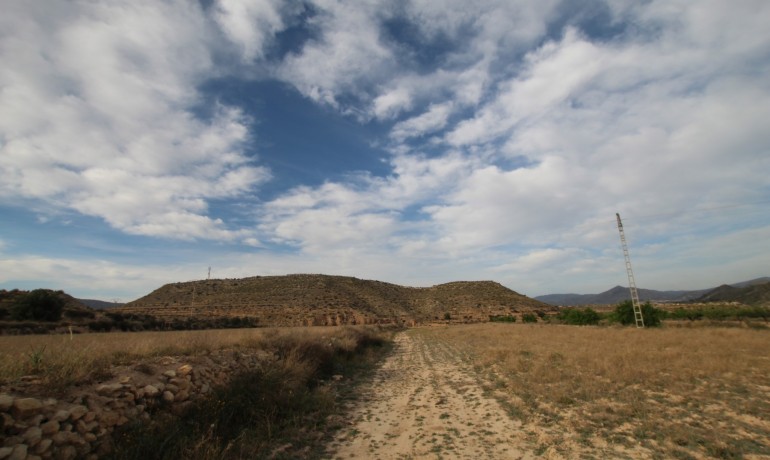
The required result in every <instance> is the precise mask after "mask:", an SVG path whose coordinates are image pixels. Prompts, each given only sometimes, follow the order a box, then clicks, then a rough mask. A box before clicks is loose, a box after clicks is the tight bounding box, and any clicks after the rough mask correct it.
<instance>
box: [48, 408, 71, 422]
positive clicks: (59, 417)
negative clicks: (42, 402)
mask: <svg viewBox="0 0 770 460" xmlns="http://www.w3.org/2000/svg"><path fill="white" fill-rule="evenodd" d="M70 415H71V414H70V412H69V411H66V410H64V409H61V410H57V411H56V413H55V414H53V417H51V420H55V421H57V422H63V421H65V420H67V419H68V418H70Z"/></svg>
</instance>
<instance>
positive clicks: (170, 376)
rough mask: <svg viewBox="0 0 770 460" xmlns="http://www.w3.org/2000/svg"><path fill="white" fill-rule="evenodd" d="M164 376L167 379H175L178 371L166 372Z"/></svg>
mask: <svg viewBox="0 0 770 460" xmlns="http://www.w3.org/2000/svg"><path fill="white" fill-rule="evenodd" d="M163 375H164V376H165V377H168V378H170V379H173V378H174V377H176V371H166V372H164V373H163Z"/></svg>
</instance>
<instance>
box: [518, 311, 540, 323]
mask: <svg viewBox="0 0 770 460" xmlns="http://www.w3.org/2000/svg"><path fill="white" fill-rule="evenodd" d="M521 322H522V323H536V322H537V316H536V315H535V314H534V313H524V314H523V315H521Z"/></svg>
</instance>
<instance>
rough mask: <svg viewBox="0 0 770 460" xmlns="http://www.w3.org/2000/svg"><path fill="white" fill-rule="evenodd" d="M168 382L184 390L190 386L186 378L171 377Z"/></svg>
mask: <svg viewBox="0 0 770 460" xmlns="http://www.w3.org/2000/svg"><path fill="white" fill-rule="evenodd" d="M169 383H170V384H172V385H176V386H177V387H178V388H179V389H180V390H186V389H188V388H190V381H189V380H187V379H180V378H176V379H171V381H170V382H169Z"/></svg>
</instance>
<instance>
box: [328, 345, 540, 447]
mask: <svg viewBox="0 0 770 460" xmlns="http://www.w3.org/2000/svg"><path fill="white" fill-rule="evenodd" d="M363 392H364V393H363V397H362V398H361V401H360V403H359V404H358V407H357V408H356V409H354V411H353V413H352V416H351V422H350V423H351V425H350V426H349V427H348V428H347V429H343V430H342V431H341V434H340V435H339V436H338V437H337V439H335V441H334V443H332V445H331V446H330V455H331V456H332V457H333V458H338V459H349V458H372V459H412V458H462V459H465V458H470V459H486V458H495V459H512V458H516V459H518V458H533V457H534V455H532V454H531V452H529V453H528V452H523V451H520V450H518V449H517V444H518V443H517V442H516V440H517V439H520V434H519V431H520V423H519V422H517V421H514V420H511V419H510V418H509V417H508V416H507V414H506V413H505V411H504V410H503V408H502V407H501V406H500V404H499V403H498V402H497V401H496V400H495V399H493V398H492V397H490V396H486V395H485V394H484V391H483V389H482V387H481V385H480V382H479V381H478V376H477V375H476V374H475V373H474V372H473V369H471V368H470V367H469V366H468V365H467V364H466V363H464V362H463V360H462V359H460V357H459V356H458V355H457V353H456V351H455V350H452V349H450V348H448V347H446V346H445V345H441V344H436V343H431V344H428V343H426V341H425V339H424V337H423V335H421V334H420V333H419V331H418V330H409V331H405V332H402V333H400V334H399V335H398V336H397V337H396V340H395V349H394V352H393V353H392V354H391V355H390V356H389V357H388V358H387V360H386V361H385V362H384V364H383V365H382V367H381V368H380V369H379V370H378V371H377V373H376V375H375V376H374V379H373V381H372V382H370V383H369V384H367V385H366V387H365V388H364V389H363Z"/></svg>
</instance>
